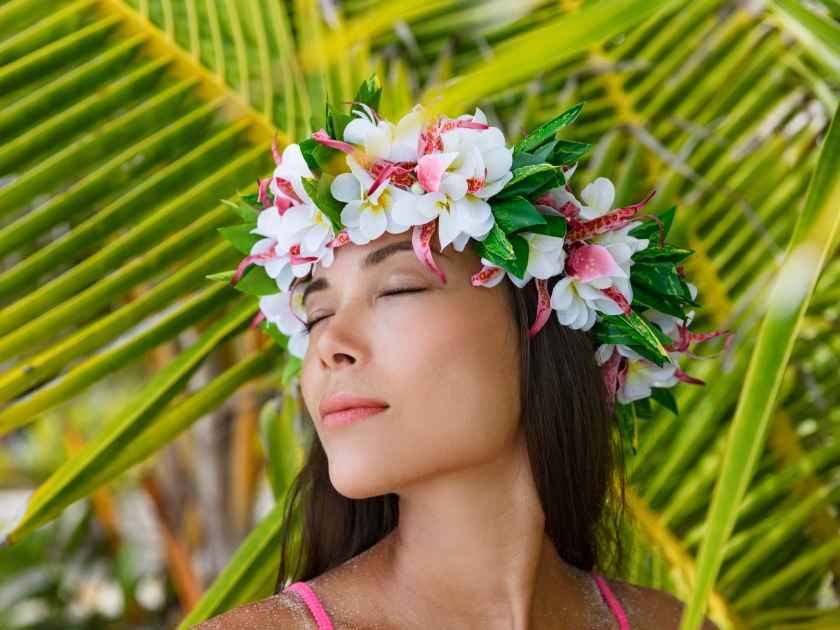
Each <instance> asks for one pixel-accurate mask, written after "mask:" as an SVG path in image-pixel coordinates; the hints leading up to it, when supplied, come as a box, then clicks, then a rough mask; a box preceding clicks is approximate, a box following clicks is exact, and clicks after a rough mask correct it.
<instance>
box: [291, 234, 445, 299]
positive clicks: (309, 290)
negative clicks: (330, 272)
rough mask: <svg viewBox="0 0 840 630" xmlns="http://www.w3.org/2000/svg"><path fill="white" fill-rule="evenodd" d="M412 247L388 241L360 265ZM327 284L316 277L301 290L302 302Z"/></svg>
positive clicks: (408, 242)
mask: <svg viewBox="0 0 840 630" xmlns="http://www.w3.org/2000/svg"><path fill="white" fill-rule="evenodd" d="M413 249H414V246H413V245H412V243H411V241H399V242H397V243H390V244H388V245H385V246H384V247H380V248H379V249H375V250H373V251H372V252H370V253H369V254H368V255H367V256H365V258H364V260H363V261H362V265H361V267H362V269H367V268H369V267H373V266H374V265H378V264H379V263H381V262H382V261H384V260H385V259H386V258H388V257H389V256H393V255H394V254H396V253H397V252H402V251H413ZM435 253H436V254H438V255H440V256H443V257H444V258H446V255H445V254H444V253H442V252H435ZM329 286H330V283H329V282H328V281H327V279H326V278H317V279H315V280H313V281H312V282H310V283H309V284H308V285H307V286H306V288H305V289H304V290H303V303H304V304H306V298H307V297H309V296H310V295H311V294H313V293H315V292H317V291H323V290H324V289H326V288H328V287H329Z"/></svg>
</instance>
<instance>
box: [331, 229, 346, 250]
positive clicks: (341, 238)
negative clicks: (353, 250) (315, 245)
mask: <svg viewBox="0 0 840 630" xmlns="http://www.w3.org/2000/svg"><path fill="white" fill-rule="evenodd" d="M349 242H350V235H349V234H348V233H347V230H341V232H339V233H338V234H336V236H335V238H334V239H332V240H331V241H329V242H328V243H327V247H329V248H330V249H332V248H334V247H341V246H342V245H347V243H349Z"/></svg>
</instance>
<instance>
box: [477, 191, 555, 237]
mask: <svg viewBox="0 0 840 630" xmlns="http://www.w3.org/2000/svg"><path fill="white" fill-rule="evenodd" d="M491 205H492V207H493V216H494V217H495V219H496V223H497V224H498V225H499V227H500V228H502V230H504V231H505V232H506V233H510V232H516V231H518V230H522V229H524V228H527V227H531V226H536V225H540V224H543V225H545V223H546V221H545V218H544V217H543V215H542V213H540V211H539V210H537V209H536V208H535V207H534V205H533V204H532V203H531V202H530V201H528V200H527V199H525V197H522V196H516V197H514V198H513V199H507V200H504V201H499V202H496V203H491Z"/></svg>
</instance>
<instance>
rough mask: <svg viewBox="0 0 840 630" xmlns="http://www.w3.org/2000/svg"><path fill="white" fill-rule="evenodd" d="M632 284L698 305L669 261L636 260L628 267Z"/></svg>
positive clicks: (685, 302)
mask: <svg viewBox="0 0 840 630" xmlns="http://www.w3.org/2000/svg"><path fill="white" fill-rule="evenodd" d="M630 280H631V282H632V283H633V286H634V287H635V286H637V285H638V286H641V287H644V288H645V289H647V290H648V291H650V292H651V293H656V294H658V295H668V296H671V297H674V298H676V299H678V300H679V301H680V302H682V303H684V304H690V305H692V306H698V305H697V304H696V303H695V302H694V300H692V299H691V292H690V291H689V290H688V285H686V283H685V280H683V279H682V278H681V277H680V275H679V274H678V273H677V269H676V267H675V266H674V263H671V262H637V263H635V264H634V265H633V266H632V267H630Z"/></svg>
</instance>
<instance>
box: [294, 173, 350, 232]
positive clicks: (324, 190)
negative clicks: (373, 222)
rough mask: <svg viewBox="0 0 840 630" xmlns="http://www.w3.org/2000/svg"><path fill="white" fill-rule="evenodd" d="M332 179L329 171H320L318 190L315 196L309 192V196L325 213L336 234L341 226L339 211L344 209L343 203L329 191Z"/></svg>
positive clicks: (333, 177)
mask: <svg viewBox="0 0 840 630" xmlns="http://www.w3.org/2000/svg"><path fill="white" fill-rule="evenodd" d="M334 179H335V176H333V175H331V174H330V173H322V174H321V177H320V179H319V180H318V190H317V192H316V193H315V196H314V197H312V194H311V193H310V194H309V196H310V197H312V198H313V199H314V200H315V205H316V206H318V209H319V210H320V211H321V212H323V213H324V214H325V215H327V218H328V219H329V220H330V223H332V227H333V231H334V232H335V233H336V234H337V233H338V232H340V231H341V228H342V224H341V211H342V210H343V209H344V203H342V202H341V201H339V200H338V199H336V198H335V197H333V196H332V192H330V185H331V184H332V182H333V180H334ZM305 181H308V180H304V182H305ZM307 192H309V189H307Z"/></svg>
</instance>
